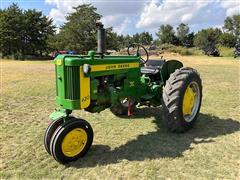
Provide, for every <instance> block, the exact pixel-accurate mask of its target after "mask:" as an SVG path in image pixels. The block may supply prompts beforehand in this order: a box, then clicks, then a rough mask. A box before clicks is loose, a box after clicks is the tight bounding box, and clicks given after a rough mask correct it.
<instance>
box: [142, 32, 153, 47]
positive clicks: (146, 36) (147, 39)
mask: <svg viewBox="0 0 240 180" xmlns="http://www.w3.org/2000/svg"><path fill="white" fill-rule="evenodd" d="M152 41H153V37H152V35H151V34H150V33H149V32H142V33H140V37H139V43H140V44H143V45H150V44H151V42H152Z"/></svg>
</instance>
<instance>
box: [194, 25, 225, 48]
mask: <svg viewBox="0 0 240 180" xmlns="http://www.w3.org/2000/svg"><path fill="white" fill-rule="evenodd" d="M221 34H222V31H221V30H220V29H218V28H215V29H214V28H208V29H203V30H201V31H199V32H198V33H197V34H196V35H195V37H194V45H195V46H198V47H200V48H204V47H206V46H208V45H215V44H217V43H218V42H219V37H220V36H221Z"/></svg>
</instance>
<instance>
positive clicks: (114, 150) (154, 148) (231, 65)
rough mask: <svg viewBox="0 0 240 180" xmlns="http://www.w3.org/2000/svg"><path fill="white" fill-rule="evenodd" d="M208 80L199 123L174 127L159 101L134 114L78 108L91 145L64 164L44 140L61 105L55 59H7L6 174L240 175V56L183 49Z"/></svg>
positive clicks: (2, 164)
mask: <svg viewBox="0 0 240 180" xmlns="http://www.w3.org/2000/svg"><path fill="white" fill-rule="evenodd" d="M176 59H180V60H182V61H183V62H184V64H185V65H186V66H192V67H194V68H196V69H197V70H198V71H199V72H200V74H201V77H202V80H203V103H202V108H201V114H200V116H199V118H198V123H197V124H196V126H195V127H194V128H193V129H192V130H190V131H189V132H187V133H185V134H172V133H169V132H168V131H167V130H166V129H165V128H164V127H163V125H162V123H161V122H162V119H161V108H147V107H143V108H141V109H138V110H137V112H136V113H135V115H134V117H132V118H118V117H115V116H114V115H113V114H111V113H110V111H109V110H105V111H103V112H101V113H100V114H90V113H87V112H83V111H76V112H74V115H76V116H78V117H82V118H84V119H86V120H88V121H89V122H90V123H91V125H92V127H93V129H94V133H95V137H94V142H93V146H92V148H91V150H90V151H89V153H88V154H87V155H86V156H85V157H84V158H82V159H80V160H78V161H76V162H72V163H70V164H68V165H66V166H64V165H61V164H58V163H57V162H56V161H55V160H54V159H53V158H52V157H51V156H49V155H48V154H47V153H46V152H45V150H44V147H43V134H44V131H45V128H46V127H47V125H48V123H49V120H48V115H49V114H50V113H51V112H52V111H53V110H54V108H55V102H54V98H55V89H54V88H55V84H54V66H53V64H51V63H49V62H27V61H24V62H19V61H7V60H6V61H2V62H1V101H0V108H1V113H0V179H2V178H3V179H6V178H17V179H26V178H29V179H35V178H37V179H42V178H44V179H45V178H47V179H50V178H51V179H53V178H54V179H55V178H57V179H63V178H64V179H166V178H169V179H239V178H240V172H239V166H240V164H239V163H240V151H239V144H240V142H239V141H240V140H239V137H240V132H239V130H240V112H239V110H240V104H239V102H240V99H239V94H240V89H239V87H240V79H239V77H240V76H239V75H240V74H239V67H240V66H239V61H237V60H234V59H233V58H223V57H221V58H214V57H204V56H186V57H178V58H176Z"/></svg>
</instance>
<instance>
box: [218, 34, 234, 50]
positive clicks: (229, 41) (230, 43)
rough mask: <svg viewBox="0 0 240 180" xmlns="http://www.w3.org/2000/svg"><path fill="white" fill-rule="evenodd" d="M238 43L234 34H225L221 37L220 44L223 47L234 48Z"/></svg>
mask: <svg viewBox="0 0 240 180" xmlns="http://www.w3.org/2000/svg"><path fill="white" fill-rule="evenodd" d="M236 41H237V37H236V36H234V35H233V34H232V33H223V34H221V35H220V37H219V43H220V44H221V45H223V46H227V47H234V46H235V44H236Z"/></svg>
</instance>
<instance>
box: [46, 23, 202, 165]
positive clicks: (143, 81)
mask: <svg viewBox="0 0 240 180" xmlns="http://www.w3.org/2000/svg"><path fill="white" fill-rule="evenodd" d="M97 28H98V48H97V49H98V50H97V52H95V51H89V52H88V55H67V54H66V55H58V56H57V57H56V58H55V60H54V64H55V72H56V103H57V105H58V108H57V109H56V110H55V111H54V112H53V113H52V114H51V115H50V119H51V120H52V121H51V123H50V124H49V126H48V127H47V129H46V132H45V136H44V145H45V149H46V151H47V152H48V153H49V154H51V155H52V156H53V157H54V159H55V160H57V161H58V162H60V163H68V162H70V161H74V160H77V159H79V158H81V157H83V156H84V155H85V154H86V153H87V152H88V150H89V149H90V147H91V144H92V142H93V129H92V127H91V125H90V124H89V123H88V122H87V121H86V120H84V119H82V118H76V117H73V116H72V115H71V113H72V111H73V110H85V111H88V112H91V113H99V112H101V111H103V110H105V109H106V108H110V110H111V111H112V113H114V114H115V115H116V116H126V117H127V116H131V115H132V114H134V110H135V109H136V107H140V106H146V105H147V106H152V107H158V106H159V107H160V106H162V114H163V117H164V118H163V119H164V121H165V122H166V124H167V127H168V129H169V130H170V131H172V132H185V131H187V130H189V129H190V128H192V127H193V125H194V123H195V122H196V119H197V116H198V113H199V110H200V106H201V99H202V83H201V79H200V77H199V74H198V73H197V71H196V70H194V69H192V68H189V67H183V64H182V63H181V62H179V61H177V60H168V61H166V60H163V59H161V60H149V56H148V52H147V50H146V49H145V47H144V46H142V45H140V44H133V45H130V46H129V47H128V55H122V56H112V55H106V54H105V40H104V39H105V29H104V27H103V25H102V24H101V23H98V24H97ZM140 52H141V53H140ZM142 52H144V56H142V54H143V53H142Z"/></svg>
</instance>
